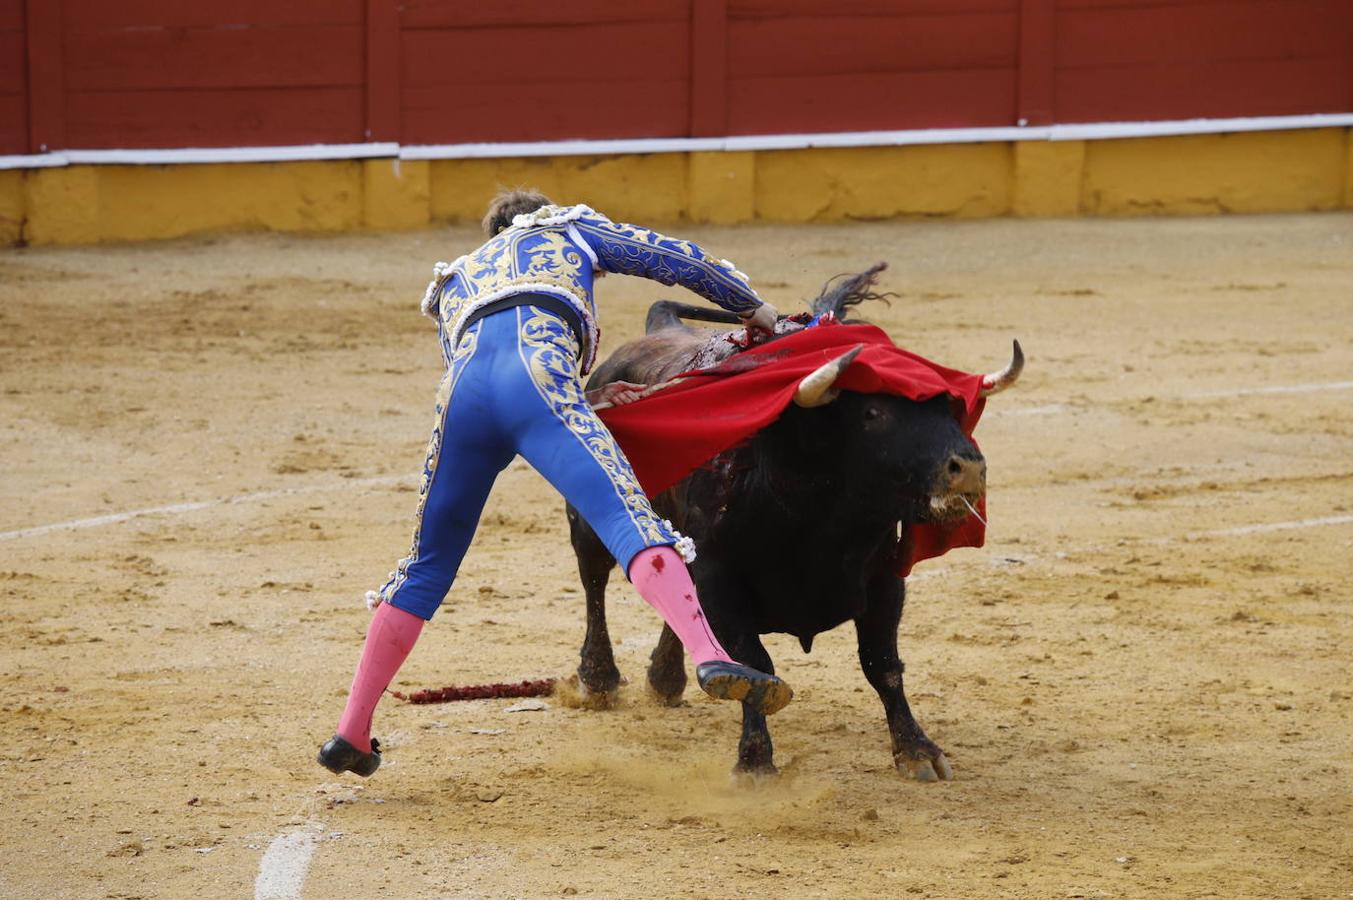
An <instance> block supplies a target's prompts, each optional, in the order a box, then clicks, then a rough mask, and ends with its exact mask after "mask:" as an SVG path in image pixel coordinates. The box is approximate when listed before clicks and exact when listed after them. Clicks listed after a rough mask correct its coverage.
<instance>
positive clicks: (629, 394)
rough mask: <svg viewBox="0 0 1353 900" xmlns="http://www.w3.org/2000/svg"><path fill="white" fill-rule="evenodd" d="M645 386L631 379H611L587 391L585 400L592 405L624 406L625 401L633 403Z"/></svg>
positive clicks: (603, 406)
mask: <svg viewBox="0 0 1353 900" xmlns="http://www.w3.org/2000/svg"><path fill="white" fill-rule="evenodd" d="M647 387H648V385H646V384H635V383H634V382H632V381H612V382H611V383H610V384H606V385H602V386H601V387H599V388H597V389H596V390H591V391H588V392H587V402H588V403H590V404H591V405H592V406H594V407H602V408H605V407H608V406H624V405H625V404H626V403H633V402H634V401H635V400H638V399H639V398H640V397H641V396H643V391H644V390H645V389H646V388H647Z"/></svg>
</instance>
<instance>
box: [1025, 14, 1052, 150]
mask: <svg viewBox="0 0 1353 900" xmlns="http://www.w3.org/2000/svg"><path fill="white" fill-rule="evenodd" d="M1056 30H1057V7H1056V0H1020V5H1019V73H1018V77H1019V99H1018V101H1017V102H1016V113H1015V116H1016V118H1015V124H1017V125H1021V126H1023V125H1051V124H1052V123H1053V121H1054V120H1055V118H1056V96H1055V93H1056V71H1055V69H1056V65H1057V58H1056V46H1057V44H1056V38H1057V36H1056Z"/></svg>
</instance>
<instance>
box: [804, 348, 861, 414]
mask: <svg viewBox="0 0 1353 900" xmlns="http://www.w3.org/2000/svg"><path fill="white" fill-rule="evenodd" d="M863 349H864V344H856V345H855V346H854V347H852V348H851V349H850V350H847V351H846V352H845V353H843V354H841V355H840V356H838V357H837V358H836V359H834V360H832V361H831V362H829V363H826V364H824V365H822V366H819V367H818V368H817V369H816V370H815V371H814V372H812V374H810V375H807V376H805V377H804V379H803V380H802V381H800V382H799V387H798V390H796V391H795V392H794V402H795V403H796V404H798V405H799V406H803V407H809V408H811V407H814V406H826V405H827V404H828V403H831V402H832V401H833V400H835V399H836V395H837V394H839V393H841V392H840V391H838V390H837V389H836V388H834V387H832V385H833V384H834V383H835V382H836V379H838V378H840V377H841V373H842V372H844V371H845V370H846V368H847V367H849V366H850V364H851V363H852V362H854V361H855V357H857V356H859V355H860V351H861V350H863Z"/></svg>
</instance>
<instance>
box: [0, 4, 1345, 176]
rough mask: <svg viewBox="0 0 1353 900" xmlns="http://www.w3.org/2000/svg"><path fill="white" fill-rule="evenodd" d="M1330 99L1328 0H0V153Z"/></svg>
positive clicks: (507, 137)
mask: <svg viewBox="0 0 1353 900" xmlns="http://www.w3.org/2000/svg"><path fill="white" fill-rule="evenodd" d="M1347 111H1353V0H629V2H625V3H617V2H614V0H569V2H559V0H495V2H492V3H487V2H480V0H212V2H210V3H205V2H193V3H185V2H183V0H117V2H108V0H0V154H5V153H24V152H41V151H42V150H44V149H61V148H66V147H71V148H75V147H131V148H135V147H184V146H252V145H269V144H273V145H278V144H306V143H348V142H358V141H365V140H380V141H398V142H401V143H404V144H419V143H460V142H467V141H529V140H551V139H560V138H618V137H683V136H718V135H723V134H775V133H803V132H828V131H873V130H892V129H904V128H931V127H945V126H1001V125H1013V124H1016V123H1017V122H1025V123H1027V124H1030V125H1042V124H1050V123H1054V122H1088V121H1122V120H1160V119H1183V118H1199V117H1229V116H1259V115H1285V114H1303V113H1316V112H1347Z"/></svg>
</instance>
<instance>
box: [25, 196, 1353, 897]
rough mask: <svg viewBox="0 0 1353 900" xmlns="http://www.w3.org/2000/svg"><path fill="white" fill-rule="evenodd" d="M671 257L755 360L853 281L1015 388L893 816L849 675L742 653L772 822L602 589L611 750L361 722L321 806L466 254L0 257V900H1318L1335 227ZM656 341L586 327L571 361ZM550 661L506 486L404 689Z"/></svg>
mask: <svg viewBox="0 0 1353 900" xmlns="http://www.w3.org/2000/svg"><path fill="white" fill-rule="evenodd" d="M685 231H687V232H689V236H691V237H694V238H696V239H698V240H701V241H703V242H704V243H706V245H707V246H709V247H711V248H712V249H714V250H715V251H716V252H718V253H719V254H721V255H726V256H728V257H729V258H731V259H734V260H736V261H737V262H738V263H739V265H740V266H741V267H742V268H744V269H745V270H746V271H748V272H751V273H753V274H754V275H755V276H757V277H758V278H759V280H760V281H759V283H760V284H761V285H762V286H763V287H764V291H765V293H766V295H767V296H768V297H769V299H771V300H773V301H774V302H775V303H777V304H778V305H779V306H780V307H781V309H785V310H790V309H793V308H795V307H796V305H797V301H798V300H799V299H801V298H803V297H806V296H811V295H812V294H814V293H816V290H817V288H818V286H819V285H820V284H821V283H822V282H823V281H824V280H825V279H826V278H827V277H828V276H831V275H833V274H836V273H840V272H843V271H847V270H850V271H854V270H857V269H860V268H863V267H865V266H867V265H868V264H870V263H872V262H874V261H875V260H879V259H885V260H888V261H890V262H891V263H892V264H893V269H892V271H891V272H890V273H889V275H888V276H887V278H886V285H887V286H888V287H890V288H891V289H892V290H894V291H896V292H898V294H899V295H900V297H899V299H897V300H895V301H894V302H893V304H892V306H891V307H890V308H883V307H880V308H877V309H876V310H875V311H874V312H875V319H876V320H877V321H878V322H879V323H880V324H882V325H884V326H885V327H886V328H887V329H888V330H889V332H890V333H891V334H892V335H893V336H894V337H895V338H897V339H898V341H899V342H900V343H903V344H905V345H906V346H908V347H909V348H911V349H913V350H915V351H917V352H920V353H923V354H925V355H927V356H930V357H931V358H934V359H936V360H938V361H941V362H943V363H946V364H948V365H951V366H955V367H959V368H966V369H991V368H995V367H996V366H999V365H1000V364H1002V363H1003V362H1004V361H1005V359H1006V356H1007V353H1008V349H1009V339H1010V338H1011V337H1012V336H1018V337H1020V338H1021V339H1022V341H1023V342H1024V346H1025V348H1026V349H1027V351H1028V354H1029V367H1028V369H1027V372H1026V375H1025V378H1024V379H1023V382H1022V383H1021V385H1020V386H1019V387H1018V388H1017V389H1016V390H1015V391H1012V392H1011V393H1010V394H1007V395H1004V396H1002V397H1000V398H999V399H998V401H993V402H992V404H991V406H990V407H989V412H988V416H987V418H986V419H985V420H984V421H983V423H982V425H981V427H980V428H979V430H978V437H979V438H980V439H981V441H982V445H983V448H984V450H985V451H986V454H987V456H988V459H989V460H990V465H991V471H992V476H991V489H990V509H991V513H992V516H993V520H992V528H991V532H990V538H991V540H990V543H989V545H988V546H987V547H986V548H984V549H982V550H963V551H956V552H955V553H953V554H951V555H950V556H948V557H946V558H944V559H941V560H937V561H933V562H930V563H926V564H923V565H922V566H921V567H919V569H918V576H919V577H917V578H915V579H914V580H913V582H912V584H911V587H910V592H909V593H910V602H909V604H908V606H907V611H906V616H905V618H904V620H903V643H902V655H903V657H904V658H905V659H906V661H907V676H908V687H909V695H910V697H911V700H912V705H913V707H914V708H915V710H916V712H917V715H918V717H919V718H920V720H921V721H922V722H923V724H924V725H925V726H926V728H927V729H928V731H929V733H930V735H931V737H933V738H934V739H935V740H936V742H938V743H939V744H940V745H941V746H943V747H944V748H945V749H946V750H947V751H948V754H949V758H950V759H951V761H952V762H953V764H954V767H955V772H956V780H955V781H954V782H952V783H948V784H920V783H915V782H910V781H906V780H904V779H903V778H902V777H901V776H899V775H898V774H897V773H896V772H895V771H894V770H893V768H892V766H891V761H890V758H889V753H888V746H887V736H886V733H885V728H884V723H883V714H882V709H881V706H880V704H879V703H878V700H877V698H876V697H875V696H874V694H873V692H872V691H871V690H869V688H868V687H867V685H866V684H865V682H864V679H863V677H862V676H861V675H860V673H859V670H858V665H857V663H856V661H855V655H854V638H853V635H852V633H851V629H850V628H849V627H846V628H842V629H838V630H837V631H835V632H832V633H830V634H827V635H823V636H822V637H821V638H820V639H819V641H818V643H817V645H816V646H815V648H814V652H813V654H812V655H811V656H804V655H803V654H802V652H801V651H800V650H799V648H798V645H797V642H796V641H794V640H792V639H790V638H787V637H785V636H773V637H772V638H770V639H769V641H768V646H769V647H770V649H771V652H772V654H773V655H774V656H775V657H776V659H777V662H778V664H779V665H780V667H781V671H782V672H783V673H784V674H785V675H786V677H787V678H788V679H789V680H790V681H791V682H792V683H793V684H795V685H796V686H797V687H798V699H797V700H796V702H795V703H794V704H792V705H791V706H790V707H789V708H788V709H787V710H786V711H785V712H783V713H781V714H780V715H779V716H777V717H776V718H775V719H774V721H773V722H772V726H773V733H774V735H775V738H776V741H777V750H778V761H779V762H780V764H781V766H782V767H783V768H784V775H783V776H782V777H781V778H780V779H779V780H778V782H776V783H772V784H765V785H761V786H759V787H755V788H748V787H740V786H738V785H736V784H734V783H733V781H732V779H731V778H730V775H729V770H730V767H731V765H732V762H733V758H734V748H735V745H736V741H737V734H738V726H737V721H738V710H737V709H736V708H735V707H734V706H733V705H731V704H726V705H725V704H716V703H714V702H713V701H707V700H705V699H704V698H703V696H698V695H697V692H696V691H695V690H694V689H691V690H688V692H687V698H688V703H687V705H686V706H685V707H683V708H680V709H675V710H667V709H660V708H658V707H656V706H654V705H652V704H651V703H650V701H649V700H648V699H647V698H646V696H645V694H644V692H643V690H642V684H643V680H642V675H643V670H644V665H645V663H646V660H647V654H648V652H649V649H650V648H651V646H652V644H653V642H654V641H655V639H656V637H657V633H658V620H657V618H656V616H655V615H654V614H653V613H652V612H651V611H650V610H649V609H648V608H647V607H645V606H644V605H643V604H642V602H641V601H639V599H638V598H637V596H636V595H634V594H633V593H632V592H630V591H629V589H628V588H627V587H625V586H623V583H622V585H621V586H620V587H619V588H615V587H613V590H612V600H613V602H612V619H611V622H612V633H613V635H614V636H615V638H616V639H617V641H618V643H619V646H618V651H617V654H618V657H619V659H620V664H621V668H622V670H623V671H624V672H625V673H626V674H627V675H628V677H629V678H630V679H631V681H632V684H631V685H630V686H629V687H627V688H626V689H625V691H624V694H623V698H622V699H623V702H622V705H621V707H620V708H619V709H616V710H614V711H610V712H604V713H592V712H585V711H581V710H575V709H569V708H565V707H563V706H561V705H560V704H559V703H558V702H557V701H551V702H550V708H549V709H547V710H545V711H536V712H517V713H508V712H506V711H505V710H506V708H507V707H508V706H509V705H511V703H512V702H513V701H480V702H473V703H461V704H454V705H446V706H423V707H414V706H409V705H406V704H402V703H399V702H397V701H394V700H390V699H387V700H386V702H385V703H384V705H383V706H382V707H381V709H380V710H379V711H378V714H377V723H376V733H377V734H378V735H379V736H380V737H382V738H383V739H385V740H386V742H387V746H388V747H389V748H390V749H389V752H388V753H387V755H386V762H385V766H384V767H383V768H382V769H381V771H380V772H379V774H377V775H376V776H375V777H374V778H372V779H371V780H369V781H360V780H359V779H357V778H355V777H345V778H343V779H336V778H334V777H332V776H330V775H329V774H328V773H327V772H325V771H323V770H322V769H321V768H320V767H318V766H317V765H316V764H315V763H314V761H313V758H314V754H315V750H316V748H317V747H318V745H319V743H320V742H321V741H322V740H324V739H325V738H327V737H328V736H329V734H330V733H331V731H332V728H333V725H334V723H335V721H336V719H337V716H338V713H339V711H340V709H341V706H342V703H343V697H344V695H345V691H346V688H347V685H348V680H349V679H350V677H351V671H352V667H353V664H354V662H355V660H356V656H357V652H358V649H359V646H360V641H361V638H362V634H363V632H364V627H365V623H366V620H367V615H368V614H367V612H366V610H365V609H364V607H363V605H362V602H361V597H362V593H363V591H365V590H367V589H369V588H372V587H375V586H377V585H378V584H379V583H380V582H381V581H382V580H383V579H384V576H385V574H386V572H387V571H389V569H390V567H391V565H392V564H393V563H394V561H395V560H396V559H397V558H398V557H399V556H400V555H401V554H402V553H403V551H404V550H405V548H406V547H407V545H408V534H409V528H410V522H411V514H412V512H413V506H414V500H415V496H416V495H415V493H414V490H415V484H416V482H415V479H414V477H413V473H414V472H415V471H416V470H417V468H418V466H419V465H420V463H421V460H422V454H423V443H424V441H425V439H426V432H427V429H428V427H429V425H430V421H431V403H432V395H433V389H434V386H435V383H436V381H437V377H438V374H439V366H440V360H439V357H438V352H437V346H436V341H435V339H434V331H433V329H432V326H431V324H430V323H429V322H427V321H426V320H425V319H423V318H421V317H420V315H419V314H418V310H417V302H418V298H419V297H420V296H421V293H422V289H423V285H424V284H425V283H426V278H427V275H428V272H429V271H430V267H431V264H432V262H433V261H435V260H436V259H439V258H441V259H445V258H450V257H453V256H455V255H457V254H458V253H460V252H462V250H464V249H466V248H468V247H469V246H470V245H471V244H472V243H473V242H474V240H475V236H474V233H473V232H472V231H470V230H468V229H458V230H453V231H451V232H450V233H446V232H445V231H438V232H421V233H415V234H403V235H372V236H341V237H331V238H302V237H285V236H244V237H224V238H217V239H204V240H192V241H183V242H175V243H167V244H157V245H148V246H120V247H119V246H112V247H101V248H97V249H93V248H91V249H42V250H34V249H29V250H4V251H0V352H2V353H3V356H2V357H0V389H2V390H0V460H2V461H3V466H2V467H0V590H3V598H4V599H3V605H0V611H2V612H3V616H4V620H3V621H4V627H3V629H0V686H3V697H2V698H0V722H2V723H3V734H4V739H3V742H2V743H0V770H2V771H3V772H4V780H3V785H4V788H3V793H0V796H2V797H3V800H4V809H5V816H4V820H3V824H2V825H0V896H4V897H33V898H54V897H73V898H74V897H78V898H85V897H167V898H177V897H186V896H193V897H203V898H206V897H241V896H249V892H250V891H251V890H254V891H255V892H256V896H295V895H297V892H298V891H299V892H301V893H302V894H303V895H304V896H305V897H312V898H319V897H375V896H390V897H405V896H410V897H411V896H419V897H423V896H427V897H432V896H476V897H479V896H483V897H506V896H521V897H546V896H559V895H572V894H576V895H579V896H596V897H665V896H678V895H690V896H707V897H728V896H744V897H759V896H777V897H780V896H786V897H828V896H830V897H854V896H860V897H865V896H873V897H878V896H918V897H992V896H1015V897H1120V896H1131V897H1159V896H1170V897H1225V898H1232V897H1279V896H1281V897H1311V898H1336V897H1348V896H1350V894H1351V893H1353V651H1350V647H1353V618H1351V616H1350V609H1353V607H1350V600H1351V599H1353V598H1350V584H1351V583H1353V413H1351V412H1350V400H1351V399H1353V345H1351V344H1350V338H1353V216H1350V215H1347V214H1328V215H1319V216H1273V217H1266V218H1210V219H1203V220H1135V221H1070V222H1015V221H987V222H968V223H954V222H935V223H930V222H914V223H873V224H854V225H843V226H833V227H798V228H791V227H769V226H766V227H745V228H737V229H712V228H698V229H697V228H692V229H685ZM678 293H679V292H676V291H674V290H666V289H662V288H660V287H659V286H656V285H650V284H649V283H646V282H643V281H640V280H637V279H626V278H620V279H610V280H608V281H607V282H605V283H604V284H603V285H602V286H601V295H602V308H603V310H604V318H605V322H606V345H607V348H608V349H610V348H614V347H615V346H617V345H618V343H619V342H620V341H622V340H625V339H627V338H630V337H633V336H635V335H636V334H637V333H638V331H639V330H640V328H641V323H642V318H643V310H644V309H645V307H646V305H647V303H648V302H649V301H650V300H652V299H654V298H655V297H657V296H663V295H666V296H675V295H677V294H678ZM617 580H619V579H617ZM613 585H614V581H613ZM582 625H583V610H582V601H581V593H580V591H579V589H578V585H577V581H576V576H575V574H574V569H573V560H572V554H571V550H570V549H569V546H568V544H567V541H566V538H565V528H564V519H563V515H562V503H561V502H560V501H559V500H557V499H556V498H555V497H554V495H553V494H552V493H551V491H550V489H549V488H548V486H547V485H546V484H545V483H544V482H543V481H542V480H541V479H540V478H538V477H537V476H536V475H535V474H534V473H533V472H531V471H530V470H528V469H526V468H525V466H524V464H522V463H521V462H520V461H518V462H517V463H515V464H513V466H512V467H511V468H510V469H509V471H508V472H507V473H506V474H505V476H504V477H503V478H502V480H501V481H500V483H499V485H498V487H497V488H496V491H495V495H494V497H493V498H492V499H491V500H490V512H489V514H488V517H487V519H486V520H485V522H484V525H483V527H482V528H481V530H480V533H479V537H478V538H477V542H476V545H475V547H474V548H473V549H472V550H471V553H470V557H469V559H468V560H467V563H466V566H465V569H464V571H463V572H462V575H461V579H460V581H459V583H458V585H457V589H456V590H455V591H454V592H453V594H452V598H451V600H450V601H449V602H448V604H447V606H446V607H444V608H443V611H442V614H441V615H440V616H439V617H438V619H437V620H436V621H435V622H434V624H433V626H432V627H430V628H429V629H428V631H426V632H425V634H424V638H423V641H422V642H421V644H420V646H419V647H418V649H417V651H416V652H415V653H414V656H413V658H412V659H411V660H410V663H409V665H408V666H407V667H406V668H405V670H404V672H403V673H402V674H401V677H400V679H399V681H398V684H399V685H401V686H405V687H408V686H413V687H429V686H440V685H445V684H451V683H461V684H464V683H477V682H485V681H498V680H509V679H519V678H525V677H541V676H545V675H555V674H567V673H568V672H570V671H571V669H572V666H573V665H574V664H575V663H576V653H577V648H578V646H579V644H580V641H581V636H582ZM265 854H267V856H266V859H265ZM307 859H309V868H308V875H307V874H306V870H305V868H304V863H305V861H306V860H307ZM302 879H304V883H303V887H301V884H302Z"/></svg>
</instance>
